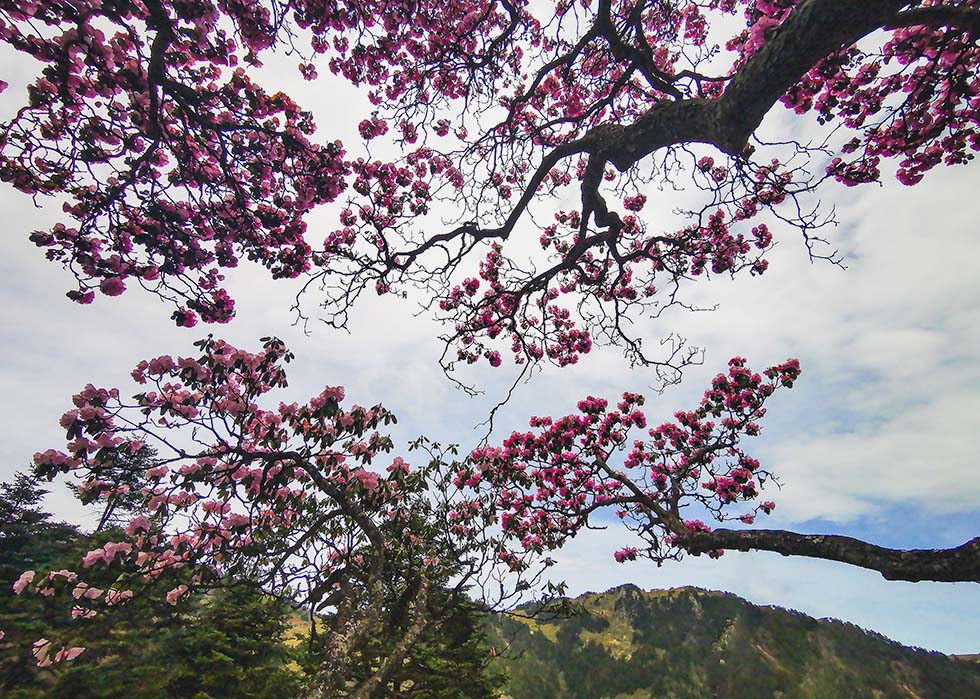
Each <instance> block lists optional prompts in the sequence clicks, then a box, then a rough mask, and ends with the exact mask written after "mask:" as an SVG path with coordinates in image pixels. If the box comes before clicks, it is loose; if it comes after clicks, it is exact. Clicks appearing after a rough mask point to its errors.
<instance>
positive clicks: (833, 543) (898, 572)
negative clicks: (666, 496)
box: [678, 529, 980, 582]
mask: <svg viewBox="0 0 980 699" xmlns="http://www.w3.org/2000/svg"><path fill="white" fill-rule="evenodd" d="M678 543H679V544H680V545H681V546H682V547H683V548H685V549H687V551H689V552H690V553H692V554H695V555H698V554H701V553H706V552H708V551H713V550H716V549H728V550H734V551H750V550H755V551H774V552H775V553H780V554H782V555H784V556H807V557H809V558H823V559H826V560H829V561H838V562H840V563H849V564H851V565H855V566H859V567H861V568H868V569H869V570H876V571H878V572H879V573H881V575H882V577H884V578H885V579H886V580H906V581H909V582H920V581H924V580H930V581H935V582H980V537H977V538H975V539H971V540H970V541H967V542H966V543H965V544H963V545H961V546H957V547H956V548H951V549H911V550H902V549H890V548H885V547H882V546H876V545H874V544H869V543H868V542H866V541H861V540H860V539H854V538H851V537H849V536H837V535H819V534H797V533H795V532H788V531H782V530H778V529H739V530H732V529H716V530H714V531H712V532H684V533H683V535H682V536H681V537H680V540H679V541H678Z"/></svg>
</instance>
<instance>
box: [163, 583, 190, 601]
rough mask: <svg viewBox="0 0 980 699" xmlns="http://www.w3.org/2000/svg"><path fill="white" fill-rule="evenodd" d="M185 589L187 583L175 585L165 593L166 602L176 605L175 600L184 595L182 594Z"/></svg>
mask: <svg viewBox="0 0 980 699" xmlns="http://www.w3.org/2000/svg"><path fill="white" fill-rule="evenodd" d="M187 589H188V588H187V585H183V584H181V585H178V586H177V587H175V588H174V589H172V590H171V591H170V592H168V593H167V604H173V605H176V604H177V600H179V599H180V598H181V597H183V596H184V594H185V593H186V592H187Z"/></svg>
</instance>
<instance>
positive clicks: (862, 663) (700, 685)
mask: <svg viewBox="0 0 980 699" xmlns="http://www.w3.org/2000/svg"><path fill="white" fill-rule="evenodd" d="M567 602H568V604H569V606H570V607H571V608H573V609H574V610H575V611H576V613H575V615H574V616H571V617H570V618H564V619H554V620H549V619H545V618H543V617H541V618H531V619H523V618H517V617H510V618H507V617H497V618H495V619H494V620H493V621H492V622H491V624H490V631H489V636H490V639H491V643H494V644H496V645H495V646H494V650H495V652H497V651H498V646H499V653H500V657H499V658H498V659H497V660H496V662H495V665H496V667H497V668H498V669H499V670H501V671H503V672H505V673H507V674H508V675H509V676H510V680H509V683H508V685H507V695H506V696H508V697H510V698H511V699H552V698H553V699H701V698H702V697H706V698H711V697H718V698H724V699H740V698H741V697H746V699H749V698H751V699H758V698H759V697H772V698H773V699H788V698H789V697H794V698H796V697H799V698H800V699H810V698H811V697H812V698H813V699H834V698H835V697H841V699H844V698H847V699H851V698H857V697H868V698H869V699H933V698H935V699H980V663H978V662H976V661H975V659H974V661H973V662H970V658H969V657H956V656H947V655H945V654H943V653H940V652H938V651H929V650H925V649H922V648H914V647H908V646H904V645H902V644H901V643H899V642H897V641H894V640H893V639H889V638H887V637H886V636H884V635H882V634H880V633H878V632H875V631H871V630H867V629H862V628H861V627H859V626H857V625H855V624H852V623H850V622H844V621H841V620H838V619H815V618H813V617H811V616H808V615H806V614H804V613H802V612H799V611H797V610H790V609H784V608H781V607H776V606H768V607H763V606H759V605H755V604H752V603H750V602H748V601H746V600H744V599H742V598H741V597H738V596H737V595H735V594H733V593H730V592H722V591H716V590H703V589H701V588H693V587H681V588H671V589H668V590H650V591H644V590H641V589H640V588H639V587H638V586H636V585H634V584H631V583H627V584H625V585H620V586H618V587H614V588H611V589H610V590H607V591H605V592H587V593H584V594H582V595H579V596H578V597H576V598H574V599H571V600H568V601H567Z"/></svg>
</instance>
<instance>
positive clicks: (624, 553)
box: [613, 546, 637, 563]
mask: <svg viewBox="0 0 980 699" xmlns="http://www.w3.org/2000/svg"><path fill="white" fill-rule="evenodd" d="M636 554H637V549H636V547H635V546H627V547H626V548H621V549H620V550H619V551H616V552H615V553H613V558H615V559H616V562H617V563H625V562H626V561H635V560H636Z"/></svg>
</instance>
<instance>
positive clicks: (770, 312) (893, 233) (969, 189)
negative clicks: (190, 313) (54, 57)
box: [0, 54, 980, 653]
mask: <svg viewBox="0 0 980 699" xmlns="http://www.w3.org/2000/svg"><path fill="white" fill-rule="evenodd" d="M0 63H2V64H3V68H4V70H5V74H6V75H11V76H13V77H11V78H6V79H7V80H8V81H9V82H10V83H11V89H10V91H9V92H8V93H7V94H5V95H3V96H0V117H2V118H7V117H8V116H9V114H10V110H11V109H12V105H13V104H14V102H13V100H14V99H16V98H17V96H18V94H20V93H19V90H21V89H22V86H21V84H18V75H20V76H24V75H26V73H25V71H24V68H23V66H22V64H20V63H19V62H17V59H15V58H12V57H10V56H9V55H7V54H0ZM275 79H278V80H280V82H287V83H289V84H291V85H292V84H294V85H295V87H296V89H297V93H296V94H297V96H298V98H299V100H300V101H301V102H302V103H307V104H309V103H310V102H311V101H312V106H313V108H314V109H315V110H318V113H319V115H320V116H319V120H320V123H321V132H322V134H323V137H324V138H325V139H326V138H329V139H333V138H337V137H341V138H345V139H347V140H352V139H353V133H354V130H353V128H354V121H352V120H351V119H345V118H344V116H343V115H344V113H345V110H343V109H338V108H337V107H338V105H339V104H341V103H343V104H350V103H351V100H353V99H354V98H353V97H352V96H351V95H350V94H349V92H347V91H346V90H341V89H340V88H337V89H336V90H335V89H334V88H332V87H331V90H319V91H318V92H317V94H316V95H310V98H309V99H306V95H305V94H304V93H302V92H300V91H301V90H303V86H304V83H302V82H301V81H299V80H295V81H293V80H292V79H291V78H289V79H284V78H282V77H281V76H277V77H276V78H275ZM21 82H22V81H21ZM771 121H772V122H773V123H772V124H770V128H773V129H779V128H780V127H781V125H782V124H783V122H784V121H785V120H784V119H783V117H781V116H779V115H775V116H774V118H773V119H772V120H771ZM977 191H980V169H978V168H977V167H976V166H971V167H960V168H956V169H949V170H943V171H936V172H933V173H930V175H929V176H928V177H927V178H926V180H925V181H924V182H923V183H922V184H921V185H919V186H917V187H915V188H913V189H907V188H904V187H902V186H901V185H898V184H897V183H894V182H887V183H886V184H884V185H883V186H881V187H877V186H870V187H865V188H860V189H844V188H841V187H836V186H834V185H830V186H828V187H827V188H826V189H825V190H823V191H822V192H821V196H822V197H823V199H824V201H823V204H824V206H827V207H829V206H834V207H836V210H837V218H838V220H839V221H840V222H841V225H840V226H838V227H837V228H836V229H835V230H833V231H831V232H830V233H829V235H830V236H831V237H832V240H833V242H834V243H835V245H836V246H837V247H839V248H840V249H841V250H842V252H844V253H845V255H846V264H847V267H848V269H847V270H846V271H844V270H841V269H839V268H836V267H833V266H830V265H828V264H826V263H819V262H818V263H811V262H810V261H809V259H808V258H807V255H806V250H805V247H804V246H803V243H802V241H801V240H800V238H799V235H798V234H796V233H795V232H794V231H792V230H785V229H781V230H780V229H775V233H776V238H777V240H778V241H779V244H778V246H777V247H776V249H775V250H774V251H773V252H772V254H771V255H770V256H769V259H770V269H769V271H768V272H767V273H766V274H765V275H763V276H762V277H761V278H748V277H745V278H740V279H738V280H735V281H731V280H728V279H715V280H712V281H711V282H710V283H704V284H699V285H697V286H696V287H693V288H692V289H691V290H690V297H689V298H691V299H692V300H694V301H696V302H697V303H699V304H700V305H702V306H712V305H715V304H718V305H719V308H718V310H717V311H715V312H713V313H699V314H690V313H683V312H678V313H673V314H668V315H667V316H666V317H665V318H663V319H661V320H660V321H658V322H657V323H656V324H651V327H650V328H649V333H650V336H651V337H654V338H655V337H660V336H663V335H666V334H667V333H669V332H677V333H679V334H681V335H683V336H685V337H687V338H689V340H690V341H691V342H692V343H693V344H696V345H701V346H704V347H705V348H707V355H706V358H705V364H704V366H703V367H693V368H692V369H691V370H690V371H689V372H688V373H687V375H686V378H685V381H684V382H683V383H682V384H681V385H680V386H677V387H674V388H672V389H670V390H668V391H667V392H666V393H664V394H663V395H662V396H655V395H654V394H653V392H652V391H650V390H647V387H649V386H650V385H652V384H654V383H655V380H654V378H653V377H652V375H651V374H650V372H645V371H642V370H636V371H632V370H630V369H629V368H628V367H627V366H626V364H625V362H624V361H623V359H622V357H621V356H620V354H619V353H618V351H616V350H615V349H612V350H604V351H596V352H595V353H593V354H592V355H590V356H588V357H585V358H584V359H583V361H582V362H581V363H580V364H579V365H578V366H575V367H570V368H567V369H564V370H557V369H554V368H549V369H547V370H546V371H545V372H543V373H542V374H540V375H538V376H537V377H535V379H534V382H533V384H532V385H530V386H528V387H523V388H522V389H521V390H519V391H518V393H517V395H516V396H515V398H514V400H512V401H511V403H510V404H509V405H508V406H506V408H505V409H504V410H503V411H502V412H501V415H500V417H499V418H498V426H499V429H498V433H497V435H498V437H499V436H501V435H506V434H508V433H509V431H510V430H511V429H515V428H522V427H524V426H525V425H526V420H527V418H528V417H529V416H530V415H532V414H539V415H540V414H548V413H550V414H556V413H558V414H564V413H565V412H569V411H571V410H573V409H574V405H575V402H576V401H577V400H578V399H580V398H582V397H584V396H585V395H588V394H593V395H604V396H610V397H614V396H616V395H617V394H619V393H621V392H622V391H623V390H639V391H641V392H646V393H647V394H648V396H650V398H651V401H650V402H649V403H648V409H649V410H648V412H649V414H650V415H651V419H656V418H657V417H666V416H668V415H670V414H671V413H672V412H673V411H674V410H677V409H680V408H687V407H690V406H693V405H694V404H695V403H696V401H697V400H698V397H699V396H700V394H701V392H702V391H703V390H704V388H705V386H706V384H707V381H708V379H709V378H710V376H712V375H714V374H715V373H717V372H718V371H719V370H721V369H722V368H723V367H724V365H725V363H726V361H727V360H728V358H729V357H731V356H734V355H743V356H746V357H747V358H748V359H749V361H750V363H751V365H753V366H758V367H761V366H764V365H767V364H769V363H775V362H779V361H783V360H784V359H786V358H787V357H798V358H799V359H800V361H801V363H802V366H803V371H804V374H803V377H802V379H801V380H800V382H799V383H798V384H797V386H796V387H795V388H794V389H793V390H792V391H788V392H783V393H781V394H780V395H778V396H777V397H776V398H774V399H773V401H772V402H771V407H770V413H769V415H768V416H767V418H766V421H765V424H764V433H763V436H762V437H760V438H759V439H758V440H756V444H755V445H754V453H755V455H756V456H758V458H760V459H761V460H762V461H763V463H764V464H765V465H766V466H767V467H768V468H769V469H770V470H772V471H773V472H775V473H777V474H778V475H779V476H780V478H781V480H782V483H783V488H782V490H780V491H774V492H773V494H772V495H771V497H772V499H774V500H775V501H776V502H777V510H776V512H775V514H774V515H773V517H771V518H769V519H768V520H766V521H765V526H771V527H784V528H793V529H795V530H798V531H805V532H815V533H845V534H848V535H851V536H856V537H862V538H868V539H869V540H871V541H874V542H876V543H881V544H884V545H893V546H902V547H945V546H952V545H957V544H960V543H962V542H963V541H965V540H966V539H968V538H970V537H972V536H975V535H977V534H978V533H980V478H978V476H977V474H978V471H977V467H976V464H975V461H974V459H975V455H976V454H977V453H978V452H980V429H978V425H977V422H978V419H980V281H978V280H980V235H978V232H980V231H978V227H980V225H978V223H977V220H976V216H975V211H976V206H975V196H976V192H977ZM678 196H679V195H676V194H674V193H670V194H667V193H664V192H658V191H651V193H650V198H651V201H650V204H648V206H647V209H646V211H647V212H648V214H647V215H648V217H651V216H654V215H656V214H657V212H660V211H665V212H666V211H670V210H672V209H673V208H674V207H675V206H676V205H677V201H678V199H677V197H678ZM0 202H2V206H3V210H4V214H5V219H6V226H5V228H6V230H7V235H5V236H4V238H3V241H2V253H0V304H2V306H0V307H2V308H3V312H2V313H3V321H4V322H3V323H2V324H0V346H2V347H3V348H4V350H3V351H4V356H3V361H2V363H0V386H2V388H3V390H4V393H5V395H6V396H7V397H8V399H7V400H6V401H4V403H3V405H2V406H0V424H2V425H3V439H2V440H0V456H2V459H0V479H4V480H5V479H7V478H8V477H9V476H10V474H12V473H13V472H14V471H15V470H17V469H21V468H24V467H25V466H27V465H28V463H29V461H30V458H31V455H32V454H33V453H34V452H35V451H38V450H43V449H47V448H49V447H60V446H61V444H62V441H61V440H62V438H63V434H62V433H61V430H60V428H59V427H58V424H57V421H58V417H59V416H60V415H61V413H62V412H63V411H64V410H65V409H66V408H67V407H68V405H69V403H70V397H71V394H72V393H73V392H75V391H76V390H77V389H78V388H80V387H81V386H83V385H84V384H85V383H88V382H93V383H96V384H97V385H104V386H119V387H121V388H122V389H123V390H124V391H125V390H128V389H129V388H130V387H131V386H132V384H131V383H129V377H128V375H129V371H130V369H131V368H132V367H133V366H134V365H135V364H136V363H137V362H138V361H139V360H140V359H142V358H145V357H150V356H156V355H158V354H163V353H173V354H181V353H188V354H189V353H191V352H193V348H192V347H191V344H192V342H193V341H194V340H196V339H198V338H199V337H200V336H202V335H204V334H206V333H207V332H209V331H213V332H215V333H216V334H218V335H220V336H223V337H225V338H226V339H228V340H229V341H232V342H234V343H240V344H242V345H243V346H255V345H256V344H257V341H258V338H259V337H262V336H265V335H270V334H275V335H279V336H280V337H283V338H284V339H286V340H287V342H288V344H289V345H290V347H291V348H292V349H293V350H294V352H295V353H296V354H297V360H296V361H295V362H294V363H293V364H291V365H290V367H289V372H290V387H289V389H287V391H286V392H284V394H283V396H282V398H283V399H287V400H300V399H305V398H307V397H309V396H312V395H315V394H316V393H318V392H319V391H320V390H321V389H322V387H323V386H324V385H328V384H329V385H334V384H338V383H343V384H345V385H346V387H347V393H348V396H349V397H350V398H351V399H352V400H353V401H356V402H359V403H361V404H372V403H374V402H384V403H385V404H386V405H387V406H388V407H389V408H391V409H393V410H394V411H395V412H396V413H397V414H398V416H399V419H400V422H399V425H398V427H397V430H396V436H398V437H400V438H402V441H403V442H404V440H405V439H407V438H411V437H414V436H416V435H418V434H422V433H424V434H427V435H429V436H430V437H432V438H434V439H437V440H440V441H443V442H447V441H448V442H458V443H460V444H462V445H463V447H464V448H466V447H471V446H474V445H475V443H476V441H477V440H478V439H479V437H480V436H481V432H480V431H479V430H477V429H475V426H476V425H477V424H478V423H479V422H480V421H481V420H482V419H483V418H484V417H485V415H486V412H487V410H488V409H489V408H490V407H491V406H492V405H493V404H494V403H495V402H496V401H497V400H498V399H499V398H500V396H501V395H502V394H503V392H504V391H505V390H506V385H507V383H508V382H509V381H510V380H511V379H512V378H513V374H512V373H509V372H508V371H503V370H501V371H497V372H491V371H488V370H484V369H479V370H477V373H474V374H473V375H471V376H470V377H469V378H471V379H472V380H474V381H476V382H477V383H479V384H480V385H482V386H483V387H484V388H485V389H486V394H485V395H483V396H478V397H476V398H469V397H467V396H466V395H464V394H463V393H462V392H460V391H458V390H455V389H454V388H453V387H452V386H451V385H450V383H449V382H448V381H447V380H446V379H445V378H444V377H443V376H442V375H441V373H440V371H439V369H438V366H437V364H436V362H437V359H438V356H439V352H440V346H439V344H438V342H437V341H436V340H435V337H436V335H437V334H438V331H439V328H438V326H436V325H434V324H433V323H432V322H431V321H430V320H428V319H427V318H425V317H419V318H415V317H413V313H414V312H415V310H416V308H415V306H413V305H412V303H411V302H410V301H409V302H405V301H398V300H396V299H388V298H386V299H376V298H370V299H365V302H364V303H362V304H361V306H360V312H359V314H358V315H357V316H356V317H355V318H354V319H353V321H352V324H351V328H350V330H351V332H350V334H344V333H338V332H334V331H331V330H329V329H328V328H327V327H325V326H323V327H314V328H313V331H314V332H313V334H312V336H309V337H308V336H306V335H304V334H303V333H302V332H301V331H300V329H298V328H296V327H293V326H292V317H291V315H290V313H289V311H288V309H289V306H290V302H291V300H292V295H293V294H294V293H295V288H294V287H293V286H292V285H291V284H290V283H288V282H276V283H273V282H271V281H270V280H268V279H267V278H266V277H265V275H264V274H262V273H261V272H257V271H255V270H253V269H249V268H248V267H247V266H243V267H242V268H240V269H238V270H235V271H234V272H233V273H232V274H231V275H229V276H230V279H229V288H230V289H231V291H232V294H233V296H235V297H236V299H237V301H238V304H237V308H238V317H237V318H236V319H235V321H234V322H233V323H231V324H230V325H228V326H225V327H217V328H202V327H200V326H199V327H198V328H195V329H193V330H190V331H188V330H178V329H177V328H174V327H172V324H171V323H170V321H169V320H168V317H169V315H170V309H169V308H168V307H166V306H164V305H163V304H161V303H160V302H158V301H157V300H156V299H154V298H151V297H148V296H146V295H145V294H141V293H138V292H133V293H127V294H125V295H124V296H122V297H120V298H118V299H109V298H105V297H99V298H97V300H96V302H95V303H94V304H93V305H92V306H87V307H80V306H77V305H75V304H72V303H71V302H69V301H68V300H67V299H65V297H64V292H65V291H66V290H68V289H69V288H71V279H70V277H69V275H68V274H67V273H66V272H64V271H63V270H60V269H58V268H56V267H55V266H53V265H51V264H49V263H47V262H45V261H44V260H43V257H42V254H41V252H40V251H38V250H37V249H36V248H35V247H34V246H33V245H32V244H31V243H30V242H29V241H28V240H27V236H28V234H29V233H30V232H31V231H32V230H34V229H36V228H44V227H47V226H49V225H51V224H52V223H54V222H56V221H58V220H59V217H58V215H59V212H60V206H58V205H57V204H56V203H55V202H44V201H42V202H40V203H41V204H42V205H43V207H42V208H40V209H38V208H35V206H34V204H33V203H32V202H31V201H30V199H28V198H27V197H24V196H22V195H20V194H18V193H16V192H14V191H12V190H10V189H8V188H3V189H0ZM318 220H319V221H320V222H321V223H320V224H319V225H318ZM328 225H329V219H328V217H327V214H324V215H323V217H322V218H320V219H314V220H313V222H312V225H311V229H312V231H313V232H314V234H316V233H317V232H318V231H320V230H324V229H326V228H327V226H328ZM527 234H528V235H529V236H533V238H534V239H536V237H537V234H536V233H535V232H534V231H528V233H527ZM315 302H316V299H315V297H311V298H310V299H309V304H310V307H311V308H313V307H315ZM277 400H278V397H277ZM52 506H53V507H54V509H55V510H56V512H58V514H60V515H62V516H65V517H73V518H82V521H83V523H84V522H85V520H84V515H83V514H82V513H79V512H78V509H77V507H76V506H75V505H74V503H73V502H71V501H70V499H69V498H67V497H65V496H64V495H61V494H58V495H56V497H55V498H53V504H52ZM88 523H89V524H91V522H90V521H89V522H88ZM628 543H629V540H628V538H626V535H625V533H624V532H622V531H621V530H617V529H615V528H614V527H612V528H610V529H609V530H606V531H600V532H588V533H585V534H583V535H581V536H580V537H579V538H578V539H576V540H575V541H574V542H573V543H572V544H571V545H569V546H568V547H567V548H566V549H565V550H564V551H561V552H559V554H558V555H557V556H556V557H557V558H558V559H559V561H560V563H559V566H558V568H557V569H556V572H555V575H556V576H558V577H564V578H565V579H566V580H568V582H569V589H570V591H571V592H572V593H574V594H577V593H580V592H584V591H587V590H601V589H606V588H608V587H611V586H613V585H617V584H621V583H624V582H633V583H635V584H637V585H640V586H641V587H644V588H658V587H669V586H678V585H698V586H701V587H706V588H715V589H725V590H730V591H733V592H735V593H737V594H740V595H743V596H745V597H747V598H748V599H750V600H751V601H753V602H755V603H758V604H775V605H780V606H785V607H792V608H796V609H799V610H801V611H804V612H806V613H809V614H812V615H814V616H818V617H824V616H829V617H837V618H842V619H845V620H848V621H852V622H854V623H857V624H859V625H861V626H864V627H867V628H871V629H874V630H876V631H879V632H881V633H884V634H885V635H887V636H890V637H892V638H895V639H897V640H899V641H902V642H904V643H908V644H913V645H918V646H923V647H926V648H930V649H936V650H941V651H945V652H958V653H976V652H980V624H977V623H976V620H977V618H978V613H980V585H977V584H955V585H949V584H930V583H917V584H911V583H893V582H886V581H884V580H883V579H882V578H881V577H880V576H879V575H878V574H876V573H871V572H868V571H863V570H859V569H856V568H852V567H849V566H844V565H841V564H834V563H827V562H822V561H814V560H805V559H788V558H783V557H780V556H778V555H773V554H758V553H749V554H734V553H733V554H727V555H726V556H724V557H723V558H722V559H721V560H720V561H711V560H708V559H706V558H698V559H687V560H684V561H681V562H678V563H672V564H667V565H664V566H663V567H660V568H657V567H656V566H655V565H653V564H651V563H649V562H647V563H644V562H636V563H632V564H627V565H619V564H616V563H615V562H614V561H613V558H612V552H613V551H614V550H615V549H617V548H620V547H621V546H623V545H625V544H628Z"/></svg>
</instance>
